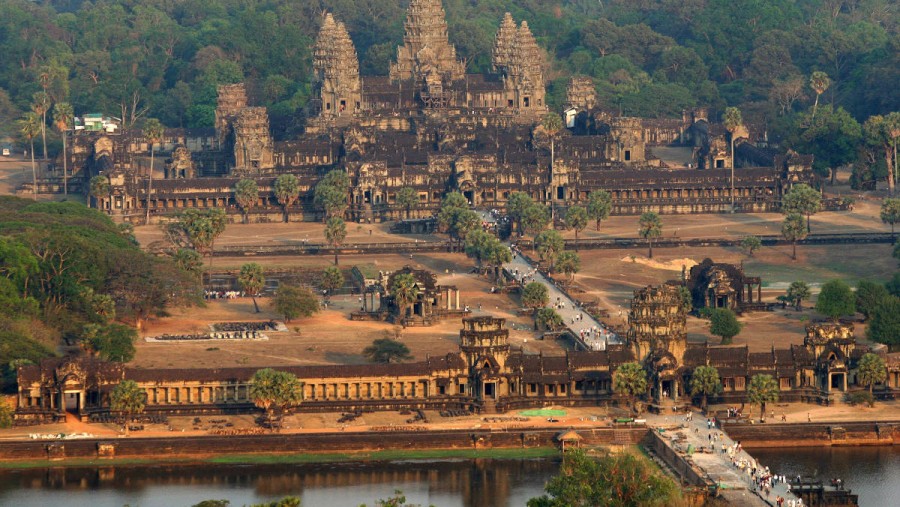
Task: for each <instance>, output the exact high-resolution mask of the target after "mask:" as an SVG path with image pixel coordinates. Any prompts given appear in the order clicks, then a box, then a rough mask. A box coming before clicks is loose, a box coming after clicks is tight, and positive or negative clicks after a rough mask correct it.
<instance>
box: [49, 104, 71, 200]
mask: <svg viewBox="0 0 900 507" xmlns="http://www.w3.org/2000/svg"><path fill="white" fill-rule="evenodd" d="M74 117H75V111H74V110H73V109H72V104H69V103H68V102H58V103H57V104H56V105H55V106H53V124H54V126H55V127H56V130H58V131H59V135H60V136H61V137H62V142H63V195H69V166H68V163H69V160H68V158H69V157H68V150H67V149H66V138H67V133H68V131H69V127H70V126H71V125H72V119H73V118H74Z"/></svg>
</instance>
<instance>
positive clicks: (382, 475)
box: [0, 459, 559, 507]
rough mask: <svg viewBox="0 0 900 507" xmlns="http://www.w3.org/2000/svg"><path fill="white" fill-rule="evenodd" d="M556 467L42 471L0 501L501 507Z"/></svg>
mask: <svg viewBox="0 0 900 507" xmlns="http://www.w3.org/2000/svg"><path fill="white" fill-rule="evenodd" d="M558 469H559V462H558V460H549V459H530V460H491V459H477V460H441V461H406V462H374V463H336V464H315V465H277V466H275V465H252V466H250V465H248V466H216V465H202V466H162V465H161V466H150V467H147V466H142V467H98V468H89V467H83V468H47V469H32V470H18V471H4V472H0V505H17V506H23V507H25V506H45V505H54V504H55V505H90V506H92V507H105V506H110V507H121V506H122V505H124V504H130V505H140V506H141V507H154V506H161V507H162V506H165V507H173V506H181V505H184V506H189V505H192V504H194V503H197V502H199V501H201V500H204V499H211V498H228V499H230V500H231V502H232V505H237V506H239V505H243V504H249V503H252V502H262V501H266V500H272V499H275V498H279V497H282V496H285V495H297V496H300V497H301V498H302V499H303V505H304V506H316V505H325V506H328V507H342V506H350V507H356V506H358V505H359V504H361V503H365V502H368V503H369V504H370V505H371V504H372V502H373V501H374V500H376V499H378V498H384V497H387V496H389V495H390V494H391V493H392V492H393V491H394V490H396V489H401V490H403V492H404V494H405V495H406V497H407V500H408V501H409V502H413V503H421V504H423V505H429V504H434V505H437V506H440V507H444V506H448V507H453V506H460V507H469V506H471V507H476V506H477V507H507V506H521V505H524V504H525V502H526V501H527V500H528V498H531V497H533V496H536V495H539V494H540V493H541V491H542V489H543V485H544V482H545V481H546V480H547V479H548V478H549V477H551V476H552V475H553V474H555V473H556V472H557V471H558Z"/></svg>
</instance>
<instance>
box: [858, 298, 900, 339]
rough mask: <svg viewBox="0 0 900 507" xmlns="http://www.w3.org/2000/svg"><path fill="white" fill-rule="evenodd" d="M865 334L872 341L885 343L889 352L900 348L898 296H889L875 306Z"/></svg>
mask: <svg viewBox="0 0 900 507" xmlns="http://www.w3.org/2000/svg"><path fill="white" fill-rule="evenodd" d="M866 336H867V337H868V338H869V339H870V340H872V341H873V342H878V343H883V344H885V345H887V346H888V347H889V349H890V350H891V352H895V351H897V350H898V348H900V347H898V346H900V298H898V297H896V296H893V297H889V298H887V299H885V300H883V301H881V303H879V304H878V305H877V306H876V307H875V309H874V310H873V311H872V317H871V318H870V319H869V325H868V327H866Z"/></svg>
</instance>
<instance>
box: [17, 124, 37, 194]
mask: <svg viewBox="0 0 900 507" xmlns="http://www.w3.org/2000/svg"><path fill="white" fill-rule="evenodd" d="M40 123H41V119H40V118H39V117H38V115H37V113H34V112H27V113H25V117H24V118H22V119H21V120H19V132H21V133H22V136H23V137H24V138H25V139H28V142H29V143H31V185H32V187H31V189H32V190H31V193H32V198H34V200H37V169H35V166H34V138H35V137H37V135H38V134H40V133H41V125H40Z"/></svg>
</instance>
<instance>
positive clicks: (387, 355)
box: [363, 338, 412, 364]
mask: <svg viewBox="0 0 900 507" xmlns="http://www.w3.org/2000/svg"><path fill="white" fill-rule="evenodd" d="M363 355H364V356H366V358H368V359H369V361H371V362H373V363H385V364H388V363H399V362H401V361H409V360H410V359H412V354H410V353H409V347H407V346H406V345H404V344H403V343H401V342H398V341H397V340H392V339H390V338H379V339H377V340H375V341H373V342H372V345H369V346H368V347H366V348H365V349H363Z"/></svg>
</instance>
